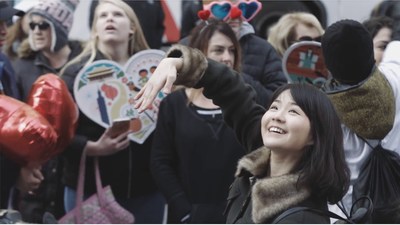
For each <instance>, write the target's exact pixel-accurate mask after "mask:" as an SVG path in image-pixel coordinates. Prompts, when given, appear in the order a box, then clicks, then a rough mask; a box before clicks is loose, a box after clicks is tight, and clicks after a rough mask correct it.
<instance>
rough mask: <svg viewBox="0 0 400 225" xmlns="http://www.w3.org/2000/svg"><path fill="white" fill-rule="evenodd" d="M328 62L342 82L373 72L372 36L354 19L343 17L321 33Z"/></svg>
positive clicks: (359, 78)
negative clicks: (344, 18) (343, 18)
mask: <svg viewBox="0 0 400 225" xmlns="http://www.w3.org/2000/svg"><path fill="white" fill-rule="evenodd" d="M321 44H322V52H323V55H324V58H325V64H326V66H327V68H328V69H329V71H330V72H331V74H332V77H333V78H334V79H336V80H338V81H339V82H341V83H345V84H357V83H359V82H361V81H363V80H365V79H366V78H368V76H369V75H370V73H371V71H372V69H373V67H374V65H375V59H374V48H373V42H372V37H371V35H370V33H369V32H368V31H367V30H366V29H365V28H364V26H363V25H362V24H361V23H359V22H357V21H355V20H340V21H338V22H336V23H334V24H332V25H331V26H329V27H328V28H327V29H326V31H325V34H324V35H323V37H322V42H321Z"/></svg>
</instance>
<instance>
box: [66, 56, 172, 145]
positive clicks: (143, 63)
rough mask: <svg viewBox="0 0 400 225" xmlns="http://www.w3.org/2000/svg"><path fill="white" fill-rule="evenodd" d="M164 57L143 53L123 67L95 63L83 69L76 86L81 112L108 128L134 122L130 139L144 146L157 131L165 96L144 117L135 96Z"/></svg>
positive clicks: (75, 93) (158, 98) (108, 61)
mask: <svg viewBox="0 0 400 225" xmlns="http://www.w3.org/2000/svg"><path fill="white" fill-rule="evenodd" d="M164 55H165V52H164V51H161V50H153V49H151V50H144V51H140V52H138V53H136V54H135V55H133V56H132V57H131V58H130V59H129V60H128V62H127V63H126V65H125V66H124V67H121V66H119V65H118V64H116V63H115V62H113V61H110V60H99V61H95V62H93V63H92V64H90V65H88V66H86V67H84V68H83V69H82V70H81V71H80V72H79V74H78V75H77V77H76V79H75V83H74V95H75V100H76V103H77V105H78V107H79V109H80V110H81V111H82V112H83V113H84V114H85V115H86V116H87V117H88V118H90V119H91V120H92V121H94V122H96V123H97V124H99V125H101V126H103V127H105V128H107V127H109V126H110V124H111V123H112V121H113V120H115V119H118V118H121V117H129V118H131V119H132V120H131V131H132V133H131V134H129V136H128V137H129V138H130V139H131V140H132V141H134V142H137V143H139V144H142V143H143V142H144V141H145V140H146V139H147V137H148V136H149V135H150V134H151V133H152V132H153V131H154V129H155V125H156V120H157V113H158V106H159V104H160V102H161V100H162V99H163V98H164V94H163V93H161V92H160V93H159V94H158V96H157V98H156V100H155V101H154V103H153V104H152V107H151V108H149V109H147V110H146V111H145V112H144V113H141V114H139V113H138V111H137V110H136V109H135V108H134V107H133V105H134V104H135V100H134V96H135V95H136V94H137V93H138V92H139V91H140V89H141V88H142V87H143V86H144V85H145V84H146V82H147V81H148V79H149V78H150V76H151V75H152V73H153V71H154V70H155V68H156V67H157V65H158V64H159V63H160V61H161V59H163V58H164ZM138 128H139V129H138Z"/></svg>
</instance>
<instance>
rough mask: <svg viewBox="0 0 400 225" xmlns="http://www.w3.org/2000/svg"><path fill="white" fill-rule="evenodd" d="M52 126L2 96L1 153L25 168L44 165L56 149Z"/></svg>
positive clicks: (31, 109) (17, 102)
mask: <svg viewBox="0 0 400 225" xmlns="http://www.w3.org/2000/svg"><path fill="white" fill-rule="evenodd" d="M56 143H57V134H56V132H55V130H54V128H53V126H52V125H51V124H50V123H49V122H48V121H47V119H45V118H44V117H43V116H42V115H40V114H39V113H38V112H36V111H35V110H34V109H33V108H32V107H30V106H29V105H27V104H25V103H23V102H20V101H18V100H16V99H13V98H11V97H8V96H5V95H0V151H2V152H3V153H4V155H6V156H8V157H9V158H10V159H12V160H14V161H15V162H17V163H19V164H20V165H22V166H24V165H27V164H28V163H35V164H36V163H39V164H41V163H43V162H45V161H47V160H48V159H50V158H51V157H52V155H51V154H50V153H51V152H54V151H55V149H56Z"/></svg>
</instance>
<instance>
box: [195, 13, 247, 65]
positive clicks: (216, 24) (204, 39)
mask: <svg viewBox="0 0 400 225" xmlns="http://www.w3.org/2000/svg"><path fill="white" fill-rule="evenodd" d="M215 32H220V33H221V34H223V35H225V36H227V37H228V38H229V39H230V40H231V41H232V43H233V46H234V47H235V51H234V56H235V61H234V63H233V69H234V70H236V71H237V72H240V62H241V56H240V55H241V51H240V44H239V41H238V40H237V38H236V35H235V32H233V30H232V28H231V27H230V26H229V24H227V23H226V22H224V21H222V20H217V19H214V18H211V19H208V21H207V23H206V22H204V21H203V22H202V23H201V24H199V25H198V26H196V27H195V28H194V29H193V30H192V32H191V34H190V38H189V47H192V48H197V49H199V50H201V51H202V52H203V53H207V49H208V43H209V41H210V39H211V38H212V36H213V35H214V34H215Z"/></svg>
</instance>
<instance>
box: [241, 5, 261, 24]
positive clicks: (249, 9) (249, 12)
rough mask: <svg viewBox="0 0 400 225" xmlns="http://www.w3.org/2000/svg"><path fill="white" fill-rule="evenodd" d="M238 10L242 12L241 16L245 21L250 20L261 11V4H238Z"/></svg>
mask: <svg viewBox="0 0 400 225" xmlns="http://www.w3.org/2000/svg"><path fill="white" fill-rule="evenodd" d="M238 8H239V9H240V11H242V16H243V18H244V19H245V20H246V21H250V20H252V19H253V18H254V17H255V16H256V15H257V13H258V12H259V11H260V10H261V8H262V4H261V3H260V2H259V1H256V0H253V1H247V2H240V3H239V4H238Z"/></svg>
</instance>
